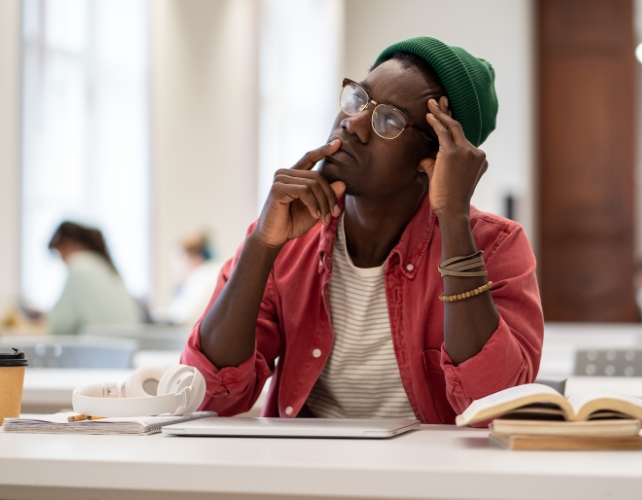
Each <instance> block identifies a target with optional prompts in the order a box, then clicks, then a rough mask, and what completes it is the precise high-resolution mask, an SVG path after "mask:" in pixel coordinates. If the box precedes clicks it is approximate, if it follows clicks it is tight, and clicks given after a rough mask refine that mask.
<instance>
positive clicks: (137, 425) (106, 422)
mask: <svg viewBox="0 0 642 500" xmlns="http://www.w3.org/2000/svg"><path fill="white" fill-rule="evenodd" d="M72 415H75V413H73V412H72V413H54V414H53V415H42V416H40V415H38V416H37V418H35V417H36V416H35V415H34V416H33V417H30V418H5V419H4V424H3V425H2V431H3V432H22V433H28V434H42V433H44V434H106V435H113V434H130V435H138V436H149V435H150V434H157V433H159V432H160V431H161V429H162V428H163V426H165V425H170V424H180V423H181V422H189V421H190V420H197V419H199V418H204V417H216V412H212V411H198V412H196V413H192V414H191V415H188V416H172V415H161V416H157V417H110V418H101V419H100V420H81V421H79V422H68V421H67V417H69V416H72Z"/></svg>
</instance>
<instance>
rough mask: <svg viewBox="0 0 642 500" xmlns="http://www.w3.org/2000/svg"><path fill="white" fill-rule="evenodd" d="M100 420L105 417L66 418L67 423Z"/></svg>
mask: <svg viewBox="0 0 642 500" xmlns="http://www.w3.org/2000/svg"><path fill="white" fill-rule="evenodd" d="M101 418H106V417H97V416H92V415H72V416H71V417H67V422H78V421H80V420H100V419H101Z"/></svg>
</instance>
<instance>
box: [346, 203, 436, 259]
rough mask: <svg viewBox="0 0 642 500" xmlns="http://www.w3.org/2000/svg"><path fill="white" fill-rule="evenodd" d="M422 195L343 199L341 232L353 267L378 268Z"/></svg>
mask: <svg viewBox="0 0 642 500" xmlns="http://www.w3.org/2000/svg"><path fill="white" fill-rule="evenodd" d="M424 194H426V192H425V191H424V192H416V193H404V195H403V196H402V195H400V196H398V197H394V198H392V199H388V200H385V201H382V200H376V201H375V200H372V199H368V198H364V197H362V196H358V197H357V196H350V195H348V196H346V200H345V220H344V225H345V233H346V244H347V247H348V253H349V254H350V258H351V259H352V262H353V263H354V265H355V266H357V267H363V268H368V267H377V266H381V265H382V264H383V263H384V262H385V260H386V258H388V255H389V254H390V251H391V250H392V249H393V248H394V247H395V245H396V244H397V243H398V242H399V239H400V238H401V235H402V234H403V232H404V230H405V229H406V226H407V225H408V222H410V219H412V217H413V215H415V212H416V211H417V209H418V208H419V204H420V203H421V200H422V198H423V196H424Z"/></svg>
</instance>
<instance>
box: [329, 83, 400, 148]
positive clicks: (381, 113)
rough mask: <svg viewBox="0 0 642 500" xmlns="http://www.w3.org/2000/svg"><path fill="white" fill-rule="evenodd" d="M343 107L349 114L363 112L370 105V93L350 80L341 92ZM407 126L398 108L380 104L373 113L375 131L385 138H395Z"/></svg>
mask: <svg viewBox="0 0 642 500" xmlns="http://www.w3.org/2000/svg"><path fill="white" fill-rule="evenodd" d="M340 103H341V109H342V110H343V112H344V113H345V114H347V115H350V116H354V115H358V114H359V113H361V112H362V111H363V110H364V109H365V108H366V106H367V105H368V94H367V93H366V92H365V91H364V89H362V88H361V87H360V86H359V85H356V84H354V83H352V82H348V83H347V84H346V86H345V87H343V91H342V92H341V99H340ZM405 126H406V119H405V117H404V116H403V115H402V114H401V113H400V112H399V111H397V110H396V109H394V108H392V107H390V106H388V105H386V104H380V105H378V106H377V107H376V109H375V110H374V113H373V115H372V127H373V128H374V131H375V132H376V133H377V134H379V135H380V136H381V137H383V138H385V139H394V138H395V137H397V136H398V135H399V134H401V132H403V129H404V128H405Z"/></svg>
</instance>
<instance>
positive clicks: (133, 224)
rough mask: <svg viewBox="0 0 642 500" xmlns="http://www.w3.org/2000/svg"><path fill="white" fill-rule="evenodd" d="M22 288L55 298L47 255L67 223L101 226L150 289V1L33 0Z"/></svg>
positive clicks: (27, 40) (116, 255)
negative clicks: (54, 237)
mask: <svg viewBox="0 0 642 500" xmlns="http://www.w3.org/2000/svg"><path fill="white" fill-rule="evenodd" d="M23 5H24V13H23V14H24V16H23V19H24V24H23V67H24V69H23V72H24V73H23V169H22V214H21V215H22V263H21V281H22V290H23V293H24V295H25V296H26V298H27V299H28V300H29V301H30V302H31V303H32V304H33V305H35V306H37V307H40V308H43V309H47V308H49V307H51V306H52V305H53V303H54V302H55V301H56V299H57V297H58V294H59V293H60V291H61V288H62V284H63V281H64V277H65V272H64V267H63V265H62V264H61V263H60V262H59V261H58V260H57V259H55V258H53V257H52V256H51V255H50V253H49V251H48V250H47V243H48V241H49V238H50V237H51V235H52V233H53V231H54V230H55V228H56V227H57V225H58V224H59V223H60V222H61V221H62V220H65V219H69V220H73V221H77V222H80V223H84V224H89V225H94V226H97V227H99V228H100V229H101V230H102V231H103V233H104V235H105V238H106V240H107V244H108V246H109V249H110V251H111V254H112V257H113V259H114V262H115V264H116V266H117V268H118V269H119V271H120V273H121V275H122V276H123V278H124V279H125V282H126V284H127V286H128V288H129V290H130V292H131V293H132V294H134V295H136V296H139V297H140V296H143V295H145V294H146V293H147V291H148V287H149V281H150V276H149V274H150V266H149V254H150V243H149V242H150V234H149V218H150V214H149V175H150V174H149V162H150V158H149V81H148V80H149V78H148V73H149V49H148V11H147V1H146V0H109V1H92V0H47V1H45V0H25V1H24V4H23Z"/></svg>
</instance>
